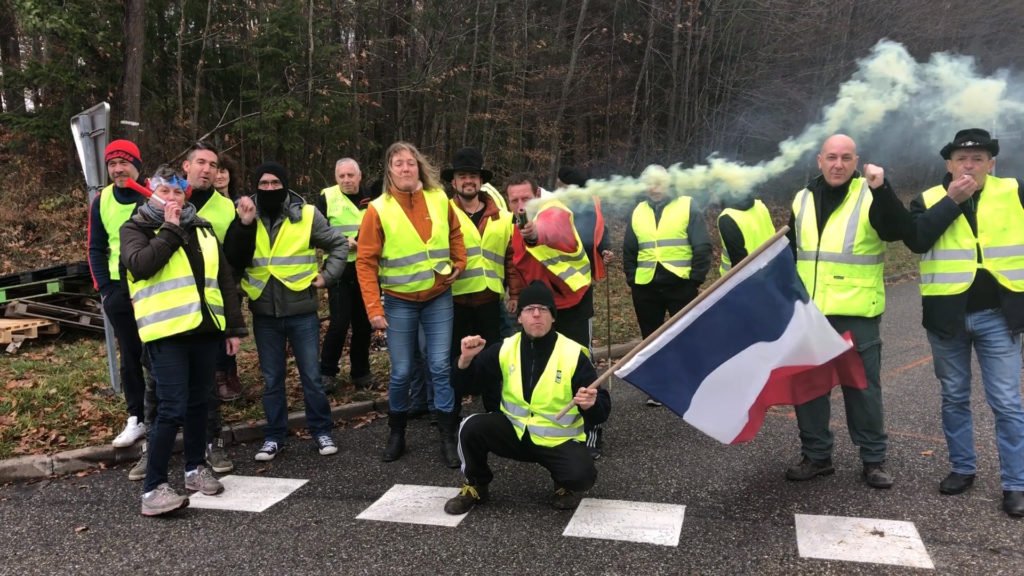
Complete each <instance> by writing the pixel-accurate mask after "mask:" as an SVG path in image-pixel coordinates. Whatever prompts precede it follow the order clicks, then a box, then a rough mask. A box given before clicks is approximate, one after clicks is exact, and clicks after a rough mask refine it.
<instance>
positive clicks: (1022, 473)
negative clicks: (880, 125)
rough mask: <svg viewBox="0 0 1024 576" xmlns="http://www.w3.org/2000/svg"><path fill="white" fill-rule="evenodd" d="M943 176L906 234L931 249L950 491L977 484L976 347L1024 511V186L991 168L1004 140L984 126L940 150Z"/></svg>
mask: <svg viewBox="0 0 1024 576" xmlns="http://www.w3.org/2000/svg"><path fill="white" fill-rule="evenodd" d="M940 154H941V155H942V157H943V159H945V161H946V170H947V174H946V176H945V178H943V180H942V184H939V185H937V186H934V187H932V188H929V189H928V190H925V191H924V192H922V193H921V195H919V196H918V197H917V198H916V199H914V201H913V202H911V204H910V213H911V215H912V217H913V218H914V233H913V234H909V235H907V238H906V239H904V243H906V245H907V246H908V247H909V248H910V249H911V250H913V251H914V252H918V253H920V254H922V257H921V297H922V298H921V301H922V309H923V311H924V327H925V330H926V331H927V332H928V342H929V343H930V344H931V348H932V361H933V363H934V365H935V376H936V377H937V378H938V379H939V383H940V384H941V385H942V431H943V433H945V435H946V445H947V446H948V447H949V464H950V468H951V469H952V470H951V471H950V473H949V475H947V476H946V478H944V479H943V480H942V482H940V483H939V492H940V493H941V494H947V495H952V494H960V493H962V492H964V491H966V490H967V489H968V488H970V487H971V485H973V484H974V475H975V473H976V471H977V457H976V455H975V451H974V425H973V421H972V417H971V348H972V347H973V348H974V351H975V353H976V354H977V357H978V364H979V365H980V366H981V382H982V385H983V386H984V388H985V397H986V398H987V400H988V404H989V407H990V408H991V409H992V413H993V415H994V417H995V418H994V419H995V428H996V430H995V432H996V434H995V436H996V447H997V448H998V451H999V472H1000V476H1001V484H1002V488H1003V511H1004V512H1006V513H1007V514H1008V515H1010V516H1012V517H1021V516H1024V409H1022V408H1021V380H1020V378H1021V332H1022V331H1024V187H1022V186H1021V182H1020V180H1019V179H1016V178H997V177H996V176H994V175H993V174H992V172H993V169H994V168H995V163H996V160H995V157H996V155H998V154H999V141H998V140H996V139H994V138H992V137H991V136H990V135H989V133H988V132H987V131H985V130H982V129H980V128H969V129H967V130H961V131H959V132H957V133H956V136H955V137H954V138H953V141H952V142H950V143H949V144H946V146H945V147H943V148H942V151H941V152H940Z"/></svg>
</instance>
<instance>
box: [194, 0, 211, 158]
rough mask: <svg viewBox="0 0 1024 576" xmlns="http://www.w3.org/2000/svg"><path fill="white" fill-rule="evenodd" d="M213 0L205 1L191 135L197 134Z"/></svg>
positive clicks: (195, 135)
mask: <svg viewBox="0 0 1024 576" xmlns="http://www.w3.org/2000/svg"><path fill="white" fill-rule="evenodd" d="M214 1H215V0H207V2H206V23H205V24H204V25H203V39H202V42H201V43H200V44H199V60H198V61H196V81H195V84H194V86H195V88H194V90H193V91H192V92H193V93H192V121H191V124H192V137H193V138H196V137H197V136H199V95H200V93H201V92H202V86H203V85H202V81H203V64H204V63H205V62H204V59H205V57H206V41H207V40H208V39H209V38H210V19H211V17H212V16H213V3H214Z"/></svg>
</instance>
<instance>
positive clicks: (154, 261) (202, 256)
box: [120, 167, 246, 516]
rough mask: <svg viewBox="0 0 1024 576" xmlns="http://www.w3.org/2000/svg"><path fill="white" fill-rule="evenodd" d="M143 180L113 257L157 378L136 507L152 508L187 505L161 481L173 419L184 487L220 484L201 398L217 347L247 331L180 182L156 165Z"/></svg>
mask: <svg viewBox="0 0 1024 576" xmlns="http://www.w3.org/2000/svg"><path fill="white" fill-rule="evenodd" d="M149 187H150V189H151V190H152V191H153V197H152V198H151V199H150V200H149V202H147V203H146V204H143V205H141V206H140V207H139V210H138V213H137V214H136V215H135V216H133V217H132V218H131V220H129V221H128V222H126V223H125V225H124V226H123V227H122V228H121V246H120V248H121V256H120V258H121V262H122V263H123V264H124V267H125V269H126V270H127V272H128V291H129V293H130V294H131V298H132V307H133V308H134V311H135V322H136V324H137V325H138V327H139V337H140V338H141V339H142V341H143V342H144V343H145V349H146V354H147V355H148V357H149V361H150V366H151V367H152V371H153V376H154V379H155V381H156V382H155V386H156V400H157V401H156V410H157V413H156V421H155V422H154V424H153V428H152V430H150V431H149V436H148V439H147V440H148V445H147V453H148V454H149V458H148V460H147V462H146V477H145V481H144V484H143V496H142V514H143V515H145V516H157V515H160V514H166V513H167V512H171V511H173V510H177V509H178V508H183V507H185V506H188V498H187V497H185V496H182V495H179V494H178V493H176V492H175V491H174V490H173V489H172V488H171V487H170V485H169V484H168V482H167V467H168V463H169V461H170V459H171V449H172V448H173V447H174V437H175V435H176V434H177V432H178V428H179V427H183V428H184V439H185V489H186V490H189V491H200V492H202V493H203V494H208V495H212V494H217V493H218V492H220V491H221V490H223V489H224V487H223V486H222V485H221V483H220V481H218V480H217V478H216V477H214V475H213V472H212V471H211V469H210V468H209V467H207V465H206V461H205V460H206V458H205V457H206V434H205V427H206V402H207V399H208V396H209V391H210V389H211V388H212V387H213V374H214V371H215V370H216V362H217V350H218V348H219V347H220V346H224V347H225V352H226V353H227V354H230V355H234V354H235V353H236V352H237V351H238V337H239V336H244V335H245V334H246V330H245V320H244V319H243V317H242V312H241V306H240V304H239V300H238V295H237V292H236V288H235V285H234V279H233V277H232V274H231V270H230V268H228V266H227V262H226V260H225V259H224V255H223V252H222V251H221V249H220V244H219V243H218V242H217V237H216V236H215V235H214V232H213V227H212V226H211V225H210V223H209V222H207V221H206V220H203V219H202V218H200V217H198V216H197V215H196V208H195V206H194V205H192V204H190V203H187V201H186V200H187V198H188V195H189V193H190V192H191V188H190V187H189V186H188V183H187V182H186V181H185V179H184V178H181V177H180V176H178V175H177V174H176V173H175V172H174V171H173V170H171V169H170V168H166V167H165V168H162V169H160V170H159V171H157V173H156V175H154V176H153V178H151V179H150V180H149ZM225 336H227V338H226V339H225Z"/></svg>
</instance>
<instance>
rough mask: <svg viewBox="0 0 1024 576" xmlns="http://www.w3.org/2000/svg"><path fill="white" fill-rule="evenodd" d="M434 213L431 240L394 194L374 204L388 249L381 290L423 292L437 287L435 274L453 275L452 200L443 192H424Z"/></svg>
mask: <svg viewBox="0 0 1024 576" xmlns="http://www.w3.org/2000/svg"><path fill="white" fill-rule="evenodd" d="M423 200H424V201H425V202H426V203H427V211H428V213H429V214H430V224H431V227H430V239H429V240H428V241H426V242H424V241H423V239H422V238H420V234H419V232H417V231H416V227H415V226H413V224H412V222H411V221H410V220H409V217H408V216H407V215H406V213H405V211H404V210H402V206H401V205H399V203H398V201H397V200H395V199H394V198H393V197H392V196H391V193H390V192H387V193H385V194H384V195H382V196H380V197H379V198H377V199H376V200H374V201H373V202H372V203H371V204H372V205H373V207H374V209H375V210H376V211H377V214H378V215H379V216H380V224H381V228H383V230H384V247H383V249H382V250H381V254H380V261H379V263H378V266H377V277H378V279H379V280H380V286H381V288H384V289H386V290H391V291H393V292H402V293H408V292H420V291H422V290H428V289H429V288H431V287H432V286H433V285H434V272H437V273H438V274H450V273H451V259H450V258H451V257H450V253H449V246H448V236H449V227H448V206H449V204H448V197H447V196H445V193H444V192H443V191H441V190H424V191H423Z"/></svg>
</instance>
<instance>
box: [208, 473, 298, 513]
mask: <svg viewBox="0 0 1024 576" xmlns="http://www.w3.org/2000/svg"><path fill="white" fill-rule="evenodd" d="M220 482H221V484H223V485H224V491H223V492H221V493H220V494H217V495H215V496H207V495H205V494H202V493H200V492H196V493H195V494H192V495H190V496H189V507H190V508H204V509H207V510H228V511H231V512H263V511H264V510H266V509H268V508H270V507H271V506H273V505H274V504H277V503H278V502H280V501H281V500H284V499H285V498H287V497H288V496H290V495H291V494H292V493H293V492H295V491H296V490H298V489H299V488H301V487H302V486H303V485H304V484H305V483H306V482H309V480H302V479H298V478H268V477H266V476H238V475H231V476H224V477H223V478H221V479H220Z"/></svg>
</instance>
